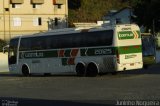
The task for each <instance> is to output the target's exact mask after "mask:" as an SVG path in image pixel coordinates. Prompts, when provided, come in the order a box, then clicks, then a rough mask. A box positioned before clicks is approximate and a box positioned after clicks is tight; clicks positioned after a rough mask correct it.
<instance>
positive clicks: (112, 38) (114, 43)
mask: <svg viewBox="0 0 160 106" xmlns="http://www.w3.org/2000/svg"><path fill="white" fill-rule="evenodd" d="M8 54H9V70H10V72H11V73H15V74H23V75H24V76H28V75H30V74H37V73H41V74H42V73H43V74H62V73H63V74H65V73H70V74H71V73H72V74H77V75H78V76H96V75H97V74H99V73H107V72H111V73H114V72H118V71H124V70H132V69H140V68H142V67H143V60H142V43H141V34H140V30H139V27H138V26H137V25H135V24H126V25H115V26H112V27H111V26H110V27H101V28H91V29H70V28H68V29H59V30H55V31H49V32H44V33H39V34H34V35H30V36H20V37H16V38H12V39H11V40H10V44H9V53H8Z"/></svg>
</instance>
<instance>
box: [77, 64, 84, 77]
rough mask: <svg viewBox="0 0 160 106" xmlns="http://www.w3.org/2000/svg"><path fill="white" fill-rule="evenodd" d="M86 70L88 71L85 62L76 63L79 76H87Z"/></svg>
mask: <svg viewBox="0 0 160 106" xmlns="http://www.w3.org/2000/svg"><path fill="white" fill-rule="evenodd" d="M85 71H86V67H85V65H84V64H82V63H78V64H77V65H76V73H77V76H79V77H83V76H85Z"/></svg>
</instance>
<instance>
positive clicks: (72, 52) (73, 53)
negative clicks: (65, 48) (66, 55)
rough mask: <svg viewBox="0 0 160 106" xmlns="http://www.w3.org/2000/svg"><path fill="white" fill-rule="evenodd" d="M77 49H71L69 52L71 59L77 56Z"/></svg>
mask: <svg viewBox="0 0 160 106" xmlns="http://www.w3.org/2000/svg"><path fill="white" fill-rule="evenodd" d="M78 51H79V49H72V51H71V57H76V56H77V54H78Z"/></svg>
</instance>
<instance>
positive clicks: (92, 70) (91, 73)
mask: <svg viewBox="0 0 160 106" xmlns="http://www.w3.org/2000/svg"><path fill="white" fill-rule="evenodd" d="M97 75H98V68H97V66H96V65H95V64H94V63H89V64H88V66H87V70H86V76H88V77H96V76H97Z"/></svg>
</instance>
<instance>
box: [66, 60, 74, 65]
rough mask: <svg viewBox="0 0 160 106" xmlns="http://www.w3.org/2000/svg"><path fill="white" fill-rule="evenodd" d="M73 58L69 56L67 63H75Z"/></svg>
mask: <svg viewBox="0 0 160 106" xmlns="http://www.w3.org/2000/svg"><path fill="white" fill-rule="evenodd" d="M74 60H75V58H69V59H68V61H67V63H68V65H75V63H74Z"/></svg>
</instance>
